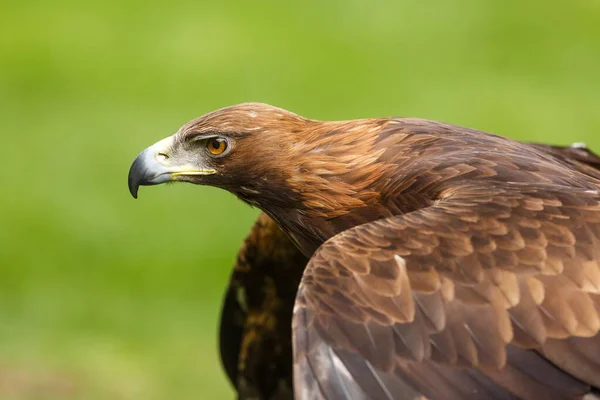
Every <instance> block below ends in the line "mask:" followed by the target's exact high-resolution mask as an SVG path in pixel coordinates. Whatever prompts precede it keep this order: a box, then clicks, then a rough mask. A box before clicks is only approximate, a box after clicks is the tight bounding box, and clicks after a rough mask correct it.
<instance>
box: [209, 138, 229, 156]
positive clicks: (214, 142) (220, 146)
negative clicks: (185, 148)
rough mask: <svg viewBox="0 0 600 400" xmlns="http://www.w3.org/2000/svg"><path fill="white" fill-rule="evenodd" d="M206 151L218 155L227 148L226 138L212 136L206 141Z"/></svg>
mask: <svg viewBox="0 0 600 400" xmlns="http://www.w3.org/2000/svg"><path fill="white" fill-rule="evenodd" d="M207 147H208V151H210V154H212V155H215V156H218V155H220V154H223V152H224V151H225V150H227V140H225V139H223V138H213V139H210V140H209V141H208V144H207Z"/></svg>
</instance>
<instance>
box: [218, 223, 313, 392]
mask: <svg viewBox="0 0 600 400" xmlns="http://www.w3.org/2000/svg"><path fill="white" fill-rule="evenodd" d="M307 262H308V259H307V258H306V257H305V256H303V255H302V254H301V253H300V251H299V250H298V249H297V248H296V247H295V246H294V245H293V244H292V242H291V241H290V240H289V239H288V238H287V236H286V235H285V234H284V233H283V232H282V231H281V229H279V227H278V226H277V224H275V222H274V221H273V220H272V219H270V218H269V217H267V216H266V215H265V214H261V215H260V216H259V217H258V219H257V221H256V223H255V224H254V226H253V227H252V229H251V231H250V233H249V234H248V237H247V238H246V240H245V242H244V244H243V246H242V248H241V249H240V252H239V254H238V258H237V262H236V265H235V268H234V270H233V274H232V276H231V280H230V283H229V287H228V289H227V292H226V295H225V301H224V304H223V309H222V312H221V328H220V350H221V360H222V362H223V366H224V367H225V371H226V372H227V375H228V377H229V379H230V381H231V383H232V384H233V386H234V387H235V390H236V392H237V394H238V398H239V399H240V400H242V399H269V400H284V399H291V398H293V394H292V349H291V341H292V338H291V328H290V321H291V318H292V305H293V302H294V297H295V293H296V289H297V287H298V284H299V282H300V277H301V274H302V271H303V270H304V267H305V266H306V263H307Z"/></svg>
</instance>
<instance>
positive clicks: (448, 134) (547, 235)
mask: <svg viewBox="0 0 600 400" xmlns="http://www.w3.org/2000/svg"><path fill="white" fill-rule="evenodd" d="M167 181H180V182H190V183H195V184H200V185H211V186H216V187H219V188H223V189H225V190H228V191H229V192H231V193H233V194H235V195H236V196H237V197H239V198H240V199H241V200H243V201H244V202H246V203H248V204H251V205H253V206H256V207H258V208H260V209H261V210H262V211H263V214H261V215H260V217H259V219H258V221H257V222H256V224H255V226H254V228H253V229H252V230H251V232H250V234H249V236H248V238H247V239H246V242H245V243H244V245H243V247H242V249H241V251H240V253H239V256H238V261H237V264H236V266H235V269H234V271H233V275H232V278H231V283H230V286H229V288H228V290H227V293H226V296H225V304H224V307H223V313H222V322H221V355H222V360H223V364H224V366H225V369H226V371H227V374H228V375H229V378H230V379H231V381H232V383H233V385H234V386H235V388H236V390H237V392H238V395H239V398H240V399H285V398H296V399H420V398H429V399H484V398H485V399H512V398H523V399H535V400H540V399H574V398H582V397H583V396H586V395H587V396H586V398H589V397H590V396H595V393H597V390H598V388H600V335H599V334H598V332H599V330H600V158H599V157H597V156H596V155H594V154H593V153H592V152H590V151H589V150H587V149H586V148H585V146H583V145H573V146H571V147H553V146H547V145H540V144H529V143H522V142H518V141H515V140H511V139H508V138H504V137H501V136H496V135H492V134H488V133H484V132H480V131H476V130H473V129H468V128H463V127H459V126H454V125H449V124H445V123H440V122H435V121H428V120H422V119H414V118H382V119H363V120H352V121H341V122H340V121H337V122H323V121H315V120H311V119H307V118H304V117H301V116H299V115H296V114H293V113H291V112H288V111H286V110H283V109H280V108H276V107H272V106H269V105H265V104H256V103H248V104H240V105H236V106H232V107H227V108H224V109H220V110H217V111H214V112H212V113H209V114H207V115H204V116H202V117H200V118H198V119H195V120H193V121H190V122H188V123H187V124H185V125H183V126H182V127H181V128H180V129H179V130H178V131H177V132H176V133H175V134H174V135H172V136H170V137H168V138H166V139H164V140H161V141H160V142H158V143H156V144H155V145H153V146H150V147H149V148H147V149H146V150H144V151H143V152H142V153H141V154H140V155H139V156H138V157H137V159H136V160H135V161H134V163H133V165H132V166H131V170H130V172H129V189H130V191H131V193H132V195H133V196H134V197H136V196H137V191H138V187H139V186H140V185H154V184H159V183H163V182H167ZM292 383H293V389H292Z"/></svg>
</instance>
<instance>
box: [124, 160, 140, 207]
mask: <svg viewBox="0 0 600 400" xmlns="http://www.w3.org/2000/svg"><path fill="white" fill-rule="evenodd" d="M138 158H139V157H138ZM138 158H136V160H135V161H134V162H133V164H131V168H130V169H129V175H128V176H127V186H129V193H131V195H132V196H133V198H134V199H137V198H138V189H139V188H140V181H141V180H142V179H141V176H142V174H141V173H140V172H141V169H140V165H139V164H140V162H139V160H138Z"/></svg>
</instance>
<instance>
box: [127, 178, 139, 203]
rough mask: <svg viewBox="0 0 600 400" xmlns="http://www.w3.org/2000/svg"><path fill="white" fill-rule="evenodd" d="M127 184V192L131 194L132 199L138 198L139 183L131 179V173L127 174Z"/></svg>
mask: <svg viewBox="0 0 600 400" xmlns="http://www.w3.org/2000/svg"><path fill="white" fill-rule="evenodd" d="M127 183H128V185H129V193H131V195H132V196H133V198H134V199H137V198H138V189H139V187H140V185H139V183H137V182H135V180H134V179H131V175H129V179H128V182H127Z"/></svg>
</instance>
